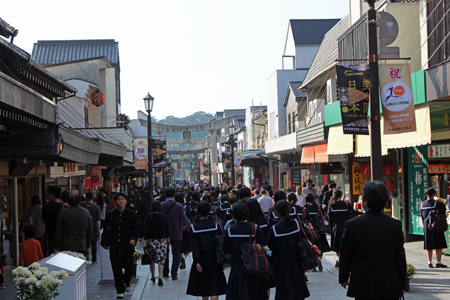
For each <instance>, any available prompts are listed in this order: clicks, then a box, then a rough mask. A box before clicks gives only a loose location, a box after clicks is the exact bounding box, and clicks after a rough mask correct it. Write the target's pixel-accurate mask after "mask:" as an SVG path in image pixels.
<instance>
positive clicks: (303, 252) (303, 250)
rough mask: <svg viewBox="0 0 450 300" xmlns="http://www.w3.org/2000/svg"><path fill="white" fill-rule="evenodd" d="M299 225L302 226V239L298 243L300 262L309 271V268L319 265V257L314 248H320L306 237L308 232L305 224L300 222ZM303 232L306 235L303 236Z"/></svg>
mask: <svg viewBox="0 0 450 300" xmlns="http://www.w3.org/2000/svg"><path fill="white" fill-rule="evenodd" d="M299 226H300V229H301V231H300V241H299V242H298V243H297V247H298V250H299V254H300V262H301V264H302V267H303V270H304V271H308V270H312V269H315V268H317V267H318V266H319V259H318V258H317V255H316V253H315V251H314V250H313V247H315V248H316V251H317V250H318V249H317V247H316V246H314V245H313V244H312V243H311V241H310V240H308V238H307V237H306V232H305V230H304V229H303V225H302V224H301V223H300V224H299ZM302 232H303V235H304V237H302ZM319 251H320V250H319Z"/></svg>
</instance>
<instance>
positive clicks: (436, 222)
mask: <svg viewBox="0 0 450 300" xmlns="http://www.w3.org/2000/svg"><path fill="white" fill-rule="evenodd" d="M428 228H429V229H431V230H435V231H442V232H445V231H447V229H448V223H447V218H446V217H445V216H444V215H443V214H441V213H439V211H438V208H437V207H436V208H435V209H434V210H432V211H430V212H429V213H428Z"/></svg>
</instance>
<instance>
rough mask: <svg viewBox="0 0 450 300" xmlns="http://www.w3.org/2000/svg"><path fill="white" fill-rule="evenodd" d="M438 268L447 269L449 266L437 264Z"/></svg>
mask: <svg viewBox="0 0 450 300" xmlns="http://www.w3.org/2000/svg"><path fill="white" fill-rule="evenodd" d="M436 268H447V265H444V264H443V263H437V264H436Z"/></svg>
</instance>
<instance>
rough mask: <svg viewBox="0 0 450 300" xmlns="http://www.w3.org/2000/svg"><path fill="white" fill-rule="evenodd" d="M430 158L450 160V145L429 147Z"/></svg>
mask: <svg viewBox="0 0 450 300" xmlns="http://www.w3.org/2000/svg"><path fill="white" fill-rule="evenodd" d="M428 158H450V145H433V146H428Z"/></svg>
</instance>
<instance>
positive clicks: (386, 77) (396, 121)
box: [378, 64, 416, 134]
mask: <svg viewBox="0 0 450 300" xmlns="http://www.w3.org/2000/svg"><path fill="white" fill-rule="evenodd" d="M378 71H379V81H380V91H381V93H380V100H381V104H382V105H381V106H382V109H383V119H384V134H397V133H404V132H414V131H416V115H415V111H414V99H413V93H412V90H411V71H410V66H409V64H383V65H379V67H378Z"/></svg>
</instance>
